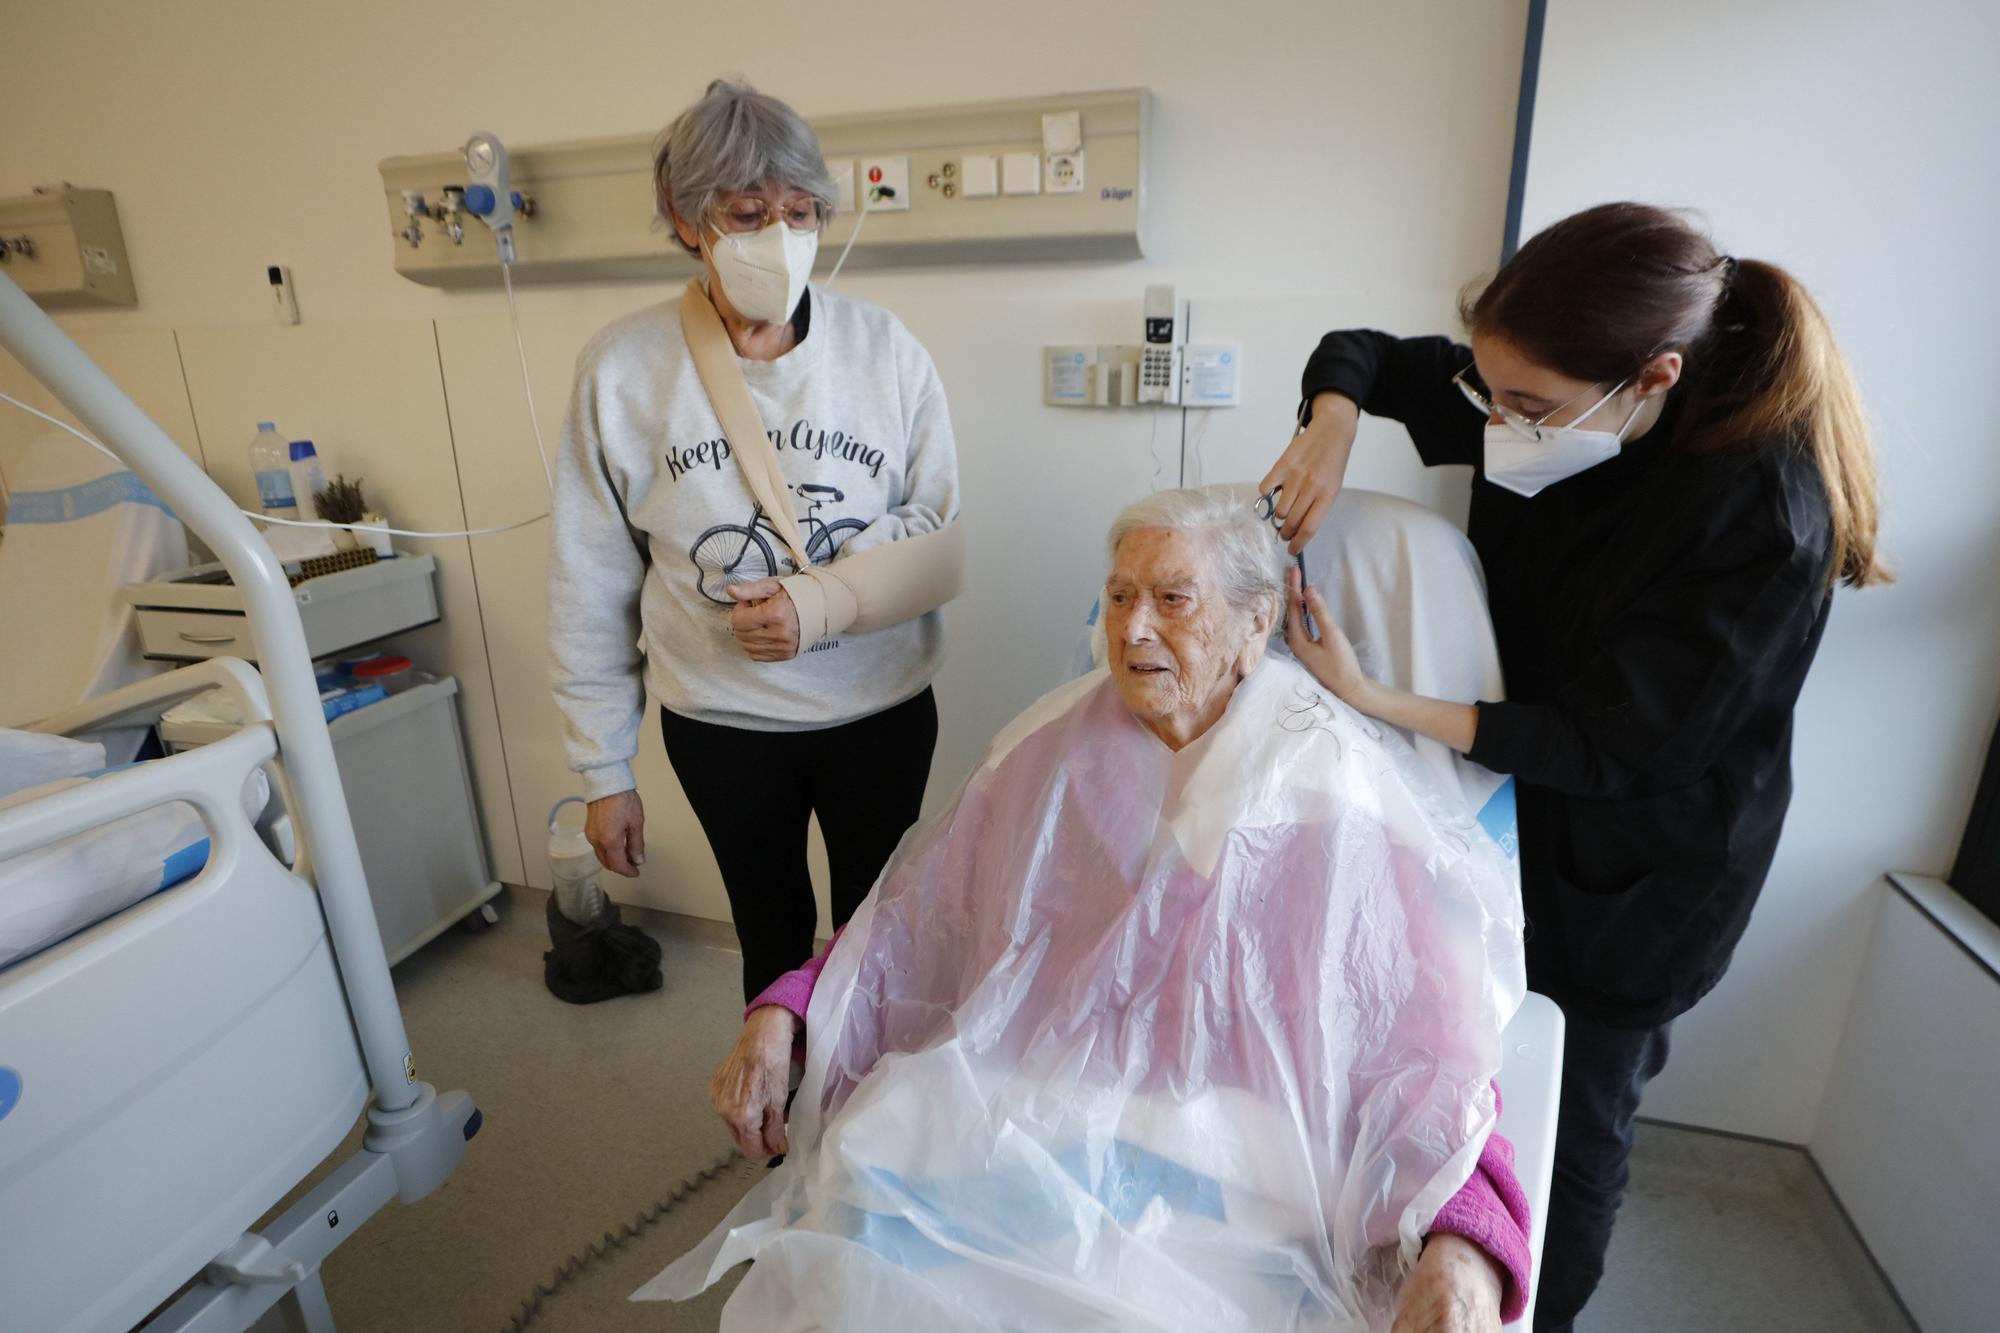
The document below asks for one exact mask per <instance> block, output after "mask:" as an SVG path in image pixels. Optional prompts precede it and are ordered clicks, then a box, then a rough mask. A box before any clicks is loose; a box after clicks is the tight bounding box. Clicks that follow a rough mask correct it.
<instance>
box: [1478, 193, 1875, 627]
mask: <svg viewBox="0 0 2000 1333" xmlns="http://www.w3.org/2000/svg"><path fill="white" fill-rule="evenodd" d="M1460 314H1461V315H1462V316H1463V318H1464V320H1465V325H1466V327H1467V328H1468V329H1469V330H1470V331H1471V332H1473V333H1475V334H1485V333H1491V334H1496V335H1500V336H1504V337H1505V338H1506V339H1507V340H1508V341H1509V342H1511V343H1513V344H1515V345H1516V346H1517V347H1519V348H1520V349H1521V350H1522V351H1523V352H1525V353H1527V354H1528V355H1529V356H1530V357H1531V358H1533V359H1534V360H1535V361H1537V362H1539V363H1540V364H1542V365H1545V366H1547V367H1549V368H1550V369H1551V370H1555V371H1557V372H1559V373H1560V374H1563V375H1566V376H1568V377H1569V378H1571V379H1578V380H1587V381H1589V382H1590V383H1593V384H1608V383H1612V382H1614V381H1617V380H1621V379H1625V378H1628V377H1630V376H1631V375H1633V374H1635V373H1637V372H1638V371H1639V369H1640V368H1642V367H1643V366H1645V364H1646V363H1647V362H1649V361H1651V360H1652V359H1653V358H1654V357H1656V356H1659V355H1660V354H1662V353H1664V352H1680V353H1681V354H1682V355H1683V356H1684V357H1685V358H1686V372H1685V374H1684V376H1683V392H1684V393H1685V394H1686V395H1687V397H1688V399H1689V402H1688V414H1687V423H1688V428H1687V433H1686V435H1685V436H1684V437H1683V438H1684V439H1685V440H1686V441H1687V447H1688V448H1690V449H1694V450H1699V451H1704V452H1706V451H1711V450H1724V449H1756V448H1769V447H1773V446H1774V443H1775V444H1776V445H1777V447H1791V448H1799V449H1804V450H1808V451H1810V452H1811V454H1812V457H1813V461H1814V463H1815V464H1816V465H1817V467H1818V470H1819V475H1820V481H1821V483H1822V486H1823V488H1824V490H1825V492H1826V500H1827V506H1828V509H1829V511H1830V513H1831V517H1832V548H1833V565H1832V568H1831V569H1830V570H1829V572H1828V576H1827V577H1828V582H1829V585H1830V584H1831V583H1833V582H1834V581H1839V582H1843V583H1847V584H1849V585H1851V586H1853V587H1857V588H1865V587H1868V586H1870V585H1873V584H1882V583H1888V582H1891V581H1892V578H1891V575H1890V573H1889V571H1888V570H1887V569H1886V568H1885V567H1884V566H1883V565H1882V563H1881V561H1880V559H1879V557H1878V555H1877V553H1876V548H1875V538H1876V528H1877V524H1878V522H1879V514H1878V501H1877V498H1876V478H1875V451H1874V446H1873V444H1872V443H1871V440H1870V436H1869V430H1868V418H1867V415H1866V413H1865V412H1863V410H1862V406H1861V392H1860V390H1859V388H1857V387H1856V385H1855V383H1854V376H1853V373H1852V372H1851V371H1849V370H1848V368H1847V361H1846V359H1845V358H1843V357H1842V356H1841V354H1840V348H1839V347H1838V346H1837V345H1836V344H1835V343H1834V340H1833V330H1832V329H1831V328H1830V327H1829V326H1828V324H1827V322H1826V317H1825V316H1824V315H1822V314H1821V313H1820V309H1819V306H1818V305H1817V304H1815V303H1814V301H1813V299H1812V296H1811V294H1810V293H1808V292H1807V291H1806V289H1805V288H1804V286H1802V285H1801V284H1800V283H1799V282H1798V280H1797V279H1795V278H1794V277H1792V275H1791V274H1789V273H1787V272H1786V271H1785V270H1783V269H1781V268H1779V267H1778V266H1777V265H1775V264H1766V263H1763V262H1761V261H1758V260H1754V259H1744V260H1737V259H1733V258H1731V257H1729V256H1727V255H1724V254H1720V253H1718V252H1717V250H1716V248H1715V246H1714V244H1713V243H1712V242H1711V241H1710V240H1709V239H1708V238H1707V237H1706V236H1704V235H1703V234H1702V233H1701V232H1699V231H1697V230H1696V229H1695V228H1694V227H1692V226H1690V225H1689V224H1688V223H1687V221H1686V220H1685V219H1683V218H1682V217H1681V216H1680V215H1679V214H1677V213H1674V212H1671V211H1669V210H1667V209H1664V208H1655V207H1652V206H1651V205H1647V204H1600V205H1598V206H1597V207H1596V208H1590V209H1585V210H1584V211H1583V212H1581V213H1576V214H1573V215H1571V216H1570V217H1567V218H1564V219H1563V220H1562V221H1560V222H1558V223H1556V224H1555V225H1553V226H1551V227H1549V228H1548V229H1547V230H1545V231H1542V232H1540V233H1539V234H1537V235H1536V236H1535V237H1533V238H1532V239H1531V240H1529V241H1528V243H1527V244H1526V245H1524V246H1522V247H1521V249H1520V251H1519V252H1518V253H1517V254H1516V255H1515V256H1514V257H1513V258H1512V259H1510V260H1508V261H1507V264H1506V266H1505V267H1503V268H1502V269H1501V270H1500V272H1499V273H1498V274H1496V275H1495V276H1494V278H1493V281H1491V282H1490V283H1488V284H1486V286H1485V288H1484V289H1482V290H1481V291H1480V292H1479V293H1478V294H1477V296H1472V295H1471V294H1470V293H1468V295H1467V299H1465V300H1464V301H1462V302H1461V303H1460Z"/></svg>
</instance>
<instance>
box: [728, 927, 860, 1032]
mask: <svg viewBox="0 0 2000 1333" xmlns="http://www.w3.org/2000/svg"><path fill="white" fill-rule="evenodd" d="M840 929H841V930H845V929H847V927H845V926H842V927H841V928H840ZM839 938H840V930H836V931H834V932H833V939H834V940H838V939H839ZM832 952H833V940H829V941H828V942H827V946H826V948H824V949H822V950H821V951H820V952H819V953H818V955H816V956H815V957H813V958H809V959H807V960H806V963H805V965H804V966H803V967H795V968H793V969H792V970H791V971H789V972H787V973H785V975H783V976H782V977H779V978H778V979H777V980H776V981H774V982H772V983H771V984H770V985H768V986H766V987H764V989H763V991H762V992H760V993H759V994H758V996H757V998H756V999H754V1000H752V1001H750V1003H749V1004H747V1005H745V1006H744V1007H743V1016H744V1017H745V1018H748V1017H750V1013H751V1011H752V1010H754V1009H761V1008H763V1007H764V1006H765V1005H767V1004H775V1005H777V1006H778V1007H779V1008H781V1009H789V1010H791V1011H792V1012H793V1013H795V1014H797V1015H798V1016H799V1021H800V1022H801V1023H803V1022H805V1020H806V1010H807V1008H809V1007H810V1006H811V1004H812V994H813V987H814V986H815V985H817V984H818V983H819V974H820V969H822V968H824V967H825V966H826V956H827V955H828V954H830V953H832Z"/></svg>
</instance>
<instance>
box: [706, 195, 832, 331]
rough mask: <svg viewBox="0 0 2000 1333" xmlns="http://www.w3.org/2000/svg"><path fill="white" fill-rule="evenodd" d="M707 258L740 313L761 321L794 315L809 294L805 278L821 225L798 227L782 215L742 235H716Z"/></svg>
mask: <svg viewBox="0 0 2000 1333" xmlns="http://www.w3.org/2000/svg"><path fill="white" fill-rule="evenodd" d="M708 253H709V259H710V261H711V262H713V263H714V265H715V273H716V276H717V277H718V278H720V279H721V280H722V290H723V293H724V294H725V295H727V296H728V297H729V304H731V305H733V306H735V307H736V313H737V314H739V315H741V316H743V317H744V318H745V319H749V320H754V321H756V322H757V323H759V324H776V323H779V322H781V321H783V320H787V319H790V318H791V315H792V312H793V311H794V310H796V309H798V306H799V298H800V297H802V296H804V295H805V292H806V279H807V278H808V277H809V276H811V274H812V266H813V259H814V257H815V256H817V255H818V254H819V233H818V232H817V231H804V232H802V231H794V230H793V229H792V228H791V227H789V226H787V225H785V223H784V221H783V220H782V219H779V218H772V219H771V223H770V225H769V226H766V227H764V228H762V229H760V230H758V231H753V232H746V233H743V234H740V235H729V234H724V235H718V236H717V237H716V238H715V239H714V240H712V241H710V242H709V246H708Z"/></svg>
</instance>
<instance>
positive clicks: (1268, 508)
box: [1250, 486, 1319, 639]
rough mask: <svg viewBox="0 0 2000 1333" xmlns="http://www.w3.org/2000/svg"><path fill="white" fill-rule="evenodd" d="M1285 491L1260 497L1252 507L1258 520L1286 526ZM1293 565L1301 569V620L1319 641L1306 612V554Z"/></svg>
mask: <svg viewBox="0 0 2000 1333" xmlns="http://www.w3.org/2000/svg"><path fill="white" fill-rule="evenodd" d="M1284 489H1285V488H1284V487H1283V486H1273V487H1272V488H1271V489H1270V490H1269V491H1267V492H1265V493H1264V494H1263V495H1260V496H1258V497H1257V499H1256V500H1255V501H1254V502H1253V503H1252V504H1251V506H1250V509H1251V512H1252V513H1254V514H1256V515H1257V517H1258V518H1260V519H1263V520H1264V521H1265V522H1266V523H1269V524H1270V525H1271V526H1272V527H1274V528H1279V529H1282V528H1283V527H1284V526H1285V520H1284V519H1282V518H1280V517H1279V516H1278V492H1280V491H1282V490H1284ZM1292 563H1293V564H1295V565H1297V566H1298V567H1299V619H1300V621H1301V622H1302V623H1303V624H1304V626H1305V631H1306V633H1307V634H1308V635H1309V636H1311V637H1312V638H1315V639H1317V638H1318V637H1319V631H1318V630H1317V629H1315V628H1314V627H1313V622H1312V614H1311V613H1310V612H1308V611H1307V610H1306V603H1305V592H1306V589H1307V588H1310V587H1311V586H1312V585H1311V584H1310V583H1308V582H1306V553H1305V552H1304V551H1300V552H1299V553H1298V554H1297V555H1295V556H1293V557H1292Z"/></svg>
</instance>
